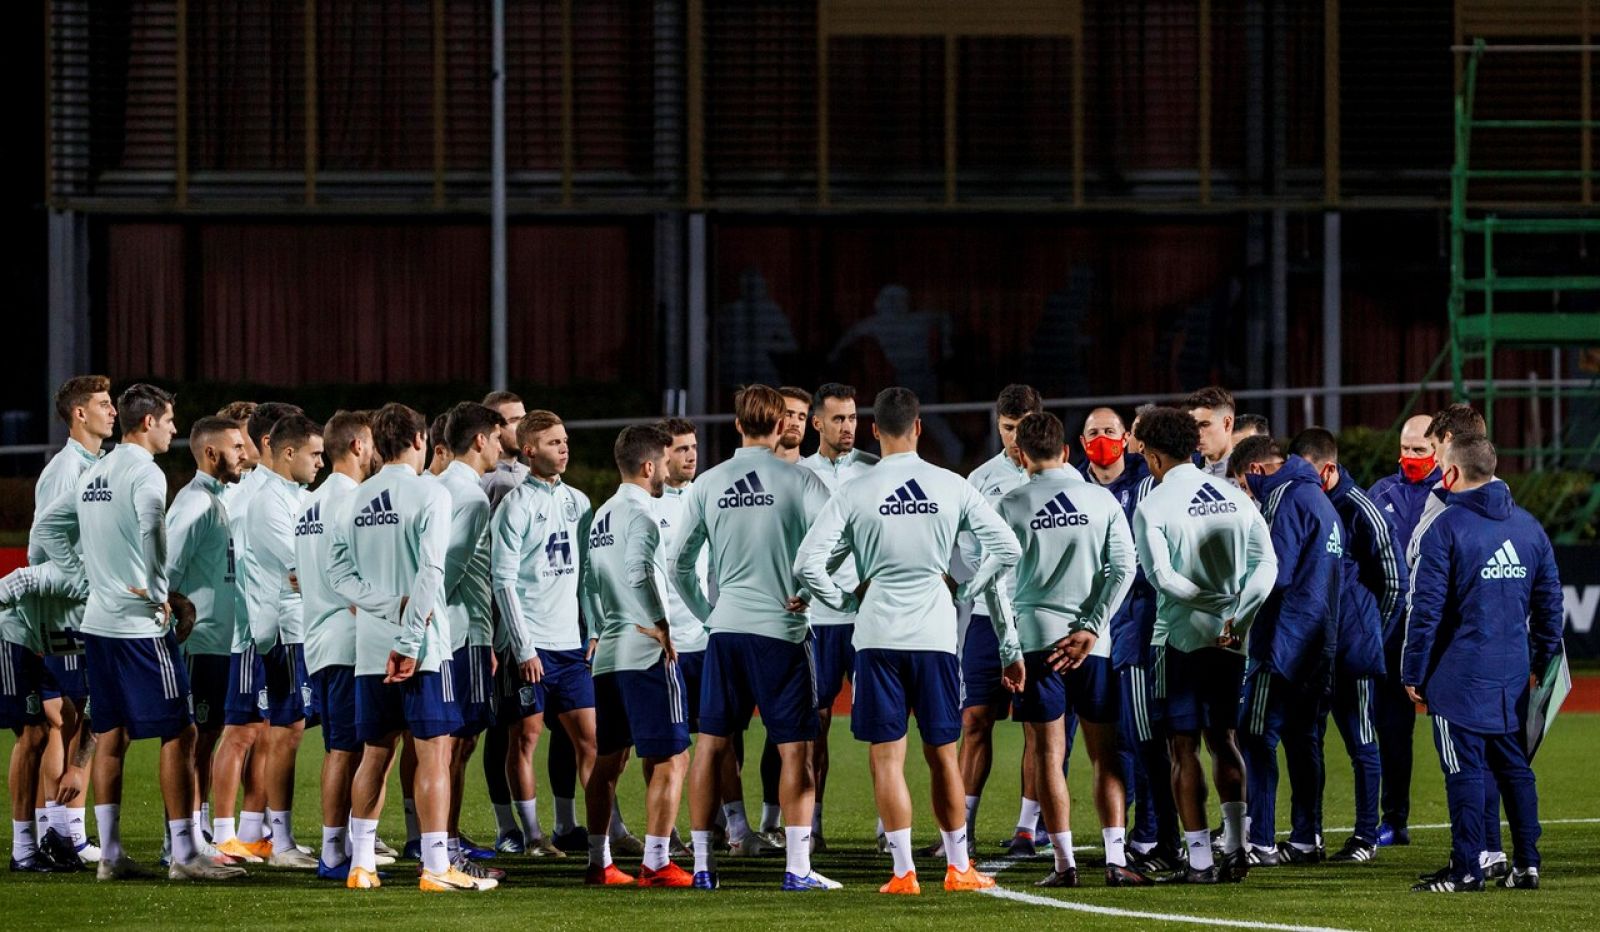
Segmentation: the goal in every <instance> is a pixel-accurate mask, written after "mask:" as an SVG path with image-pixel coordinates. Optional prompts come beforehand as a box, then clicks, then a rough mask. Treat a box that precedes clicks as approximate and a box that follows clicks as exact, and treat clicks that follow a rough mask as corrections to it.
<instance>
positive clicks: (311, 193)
mask: <svg viewBox="0 0 1600 932" xmlns="http://www.w3.org/2000/svg"><path fill="white" fill-rule="evenodd" d="M305 26H306V41H305V46H306V82H305V83H306V107H305V109H306V206H307V207H315V206H316V204H317V0H306V23H305Z"/></svg>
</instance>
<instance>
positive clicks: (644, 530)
mask: <svg viewBox="0 0 1600 932" xmlns="http://www.w3.org/2000/svg"><path fill="white" fill-rule="evenodd" d="M588 549H589V563H588V565H587V567H586V568H585V570H584V575H583V588H584V593H585V597H586V599H587V603H586V604H588V605H591V606H593V609H592V613H593V614H592V617H596V618H598V619H599V623H598V624H596V623H593V622H591V623H590V636H591V637H597V638H598V639H599V643H598V644H597V645H596V646H595V652H594V672H595V674H596V675H598V674H601V673H613V672H615V671H617V670H648V669H650V668H651V667H653V666H655V665H656V663H657V662H658V661H660V659H661V654H662V651H661V645H659V644H657V643H656V642H655V640H653V639H652V638H650V637H648V636H646V635H645V634H642V633H641V632H640V631H639V627H645V628H652V627H655V625H656V622H658V621H660V620H662V619H664V618H666V617H667V606H666V603H665V601H664V600H663V599H662V596H661V592H660V591H659V590H658V589H657V579H658V577H659V575H660V574H661V573H662V571H663V568H664V565H665V560H664V558H663V557H662V553H661V549H662V548H661V529H660V525H659V523H658V520H657V517H656V510H655V500H654V499H653V498H651V497H650V493H649V492H646V491H645V490H644V489H641V488H639V487H638V486H637V485H634V484H633V483H631V482H625V483H623V484H622V485H620V486H618V487H617V494H615V495H613V496H612V497H611V498H610V499H609V500H607V501H606V503H605V504H603V505H601V506H600V509H599V510H598V511H596V512H595V514H594V523H592V524H590V525H589V548H588ZM691 620H692V621H693V622H694V623H695V624H696V625H698V624H699V623H700V622H699V619H691Z"/></svg>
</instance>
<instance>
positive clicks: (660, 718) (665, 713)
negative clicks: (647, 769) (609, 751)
mask: <svg viewBox="0 0 1600 932" xmlns="http://www.w3.org/2000/svg"><path fill="white" fill-rule="evenodd" d="M615 677H616V687H617V692H618V693H620V694H621V695H622V707H623V710H624V712H625V714H626V715H627V722H628V734H629V737H630V738H631V740H632V742H633V749H634V751H635V752H637V753H638V755H639V756H640V757H643V758H647V759H648V758H655V759H663V758H668V757H673V756H674V755H677V754H679V753H681V752H683V751H685V750H687V749H688V747H689V705H688V702H687V701H686V700H685V699H684V684H683V673H682V672H681V671H680V670H679V669H678V665H677V664H676V663H668V662H667V661H666V660H665V659H662V660H658V661H656V663H655V665H654V666H652V667H650V668H649V669H647V670H618V671H617V672H616V673H615Z"/></svg>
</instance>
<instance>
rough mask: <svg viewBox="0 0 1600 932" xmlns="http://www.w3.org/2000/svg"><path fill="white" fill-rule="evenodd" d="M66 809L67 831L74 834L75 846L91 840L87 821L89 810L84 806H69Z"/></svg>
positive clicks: (73, 842)
mask: <svg viewBox="0 0 1600 932" xmlns="http://www.w3.org/2000/svg"><path fill="white" fill-rule="evenodd" d="M66 809H67V831H68V832H69V833H70V834H71V836H72V844H73V846H74V847H79V846H82V845H84V844H85V843H87V842H88V841H89V831H88V828H89V823H88V822H87V821H86V820H87V819H88V817H89V810H88V809H87V808H85V807H83V806H68V807H66Z"/></svg>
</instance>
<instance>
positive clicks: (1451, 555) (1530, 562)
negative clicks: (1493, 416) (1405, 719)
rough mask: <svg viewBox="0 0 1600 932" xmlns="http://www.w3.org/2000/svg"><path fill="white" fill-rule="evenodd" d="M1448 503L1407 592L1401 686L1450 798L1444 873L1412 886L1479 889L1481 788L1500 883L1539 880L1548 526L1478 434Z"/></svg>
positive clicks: (1550, 613)
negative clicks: (1535, 755) (1526, 736)
mask: <svg viewBox="0 0 1600 932" xmlns="http://www.w3.org/2000/svg"><path fill="white" fill-rule="evenodd" d="M1446 456H1447V459H1446V462H1445V463H1444V464H1443V468H1444V476H1443V480H1444V482H1445V483H1446V485H1447V487H1448V488H1449V489H1450V496H1449V498H1448V500H1447V505H1446V508H1445V510H1444V511H1443V513H1441V514H1440V515H1439V517H1438V518H1437V519H1435V520H1434V522H1433V523H1432V525H1431V526H1430V527H1429V528H1428V530H1427V531H1426V537H1425V539H1424V543H1425V544H1426V546H1424V547H1422V548H1421V556H1420V558H1419V560H1418V563H1417V568H1416V574H1415V576H1414V577H1413V579H1412V585H1411V614H1410V616H1409V619H1408V622H1407V626H1406V638H1405V647H1404V652H1403V655H1402V666H1401V678H1402V679H1403V680H1404V682H1405V684H1406V689H1407V690H1408V691H1409V692H1410V693H1411V696H1412V698H1413V699H1414V700H1416V701H1418V702H1425V703H1426V704H1427V707H1428V714H1429V715H1430V716H1432V719H1433V734H1434V745H1435V746H1436V747H1437V749H1438V751H1439V762H1440V766H1441V767H1442V768H1443V769H1444V778H1445V792H1446V794H1447V795H1448V797H1449V801H1450V834H1451V841H1452V851H1451V856H1450V867H1449V869H1448V872H1441V874H1440V875H1438V876H1436V877H1435V878H1433V879H1432V880H1431V881H1424V882H1423V883H1420V884H1418V885H1417V886H1416V887H1415V888H1414V889H1418V890H1429V891H1439V892H1456V891H1461V890H1480V889H1482V888H1483V869H1482V867H1481V866H1480V864H1479V860H1478V853H1479V851H1480V850H1481V849H1482V848H1483V819H1484V812H1483V808H1484V802H1483V782H1482V781H1483V780H1484V779H1485V777H1492V778H1493V779H1494V781H1495V782H1496V784H1497V785H1498V786H1499V788H1500V793H1501V796H1502V798H1503V800H1504V803H1505V810H1506V816H1507V819H1508V820H1509V821H1510V823H1511V837H1512V843H1513V847H1514V852H1515V856H1514V865H1513V870H1512V871H1511V873H1510V874H1508V875H1507V876H1506V879H1505V885H1506V886H1508V887H1537V886H1538V884H1539V849H1538V840H1539V803H1538V795H1537V792H1536V790H1535V788H1534V778H1533V770H1532V768H1530V767H1529V766H1528V758H1527V754H1526V753H1525V751H1524V750H1523V744H1522V735H1521V731H1522V727H1523V720H1524V718H1525V717H1526V715H1527V703H1528V693H1529V681H1530V673H1531V671H1533V670H1541V671H1542V670H1543V669H1544V668H1545V666H1546V665H1547V664H1548V663H1549V662H1550V660H1551V658H1553V657H1554V656H1555V655H1556V653H1557V652H1558V651H1559V650H1560V649H1561V612H1562V603H1561V581H1560V578H1559V577H1558V575H1557V572H1556V563H1555V556H1554V553H1553V552H1552V549H1551V547H1550V539H1549V538H1548V537H1547V536H1546V535H1545V533H1544V529H1543V528H1542V527H1540V526H1539V523H1538V522H1537V521H1535V520H1534V519H1533V517H1532V516H1531V515H1529V514H1528V513H1527V512H1526V511H1523V510H1522V509H1521V508H1518V507H1517V506H1516V505H1515V504H1514V503H1513V502H1512V501H1511V493H1510V490H1509V489H1507V488H1506V485H1505V483H1503V482H1498V481H1494V470H1495V466H1496V457H1495V452H1494V446H1493V445H1492V444H1490V443H1489V440H1488V439H1487V438H1486V437H1484V436H1483V435H1482V434H1462V435H1459V436H1456V437H1455V438H1453V440H1452V441H1451V445H1450V448H1449V451H1448V453H1447V454H1446Z"/></svg>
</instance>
